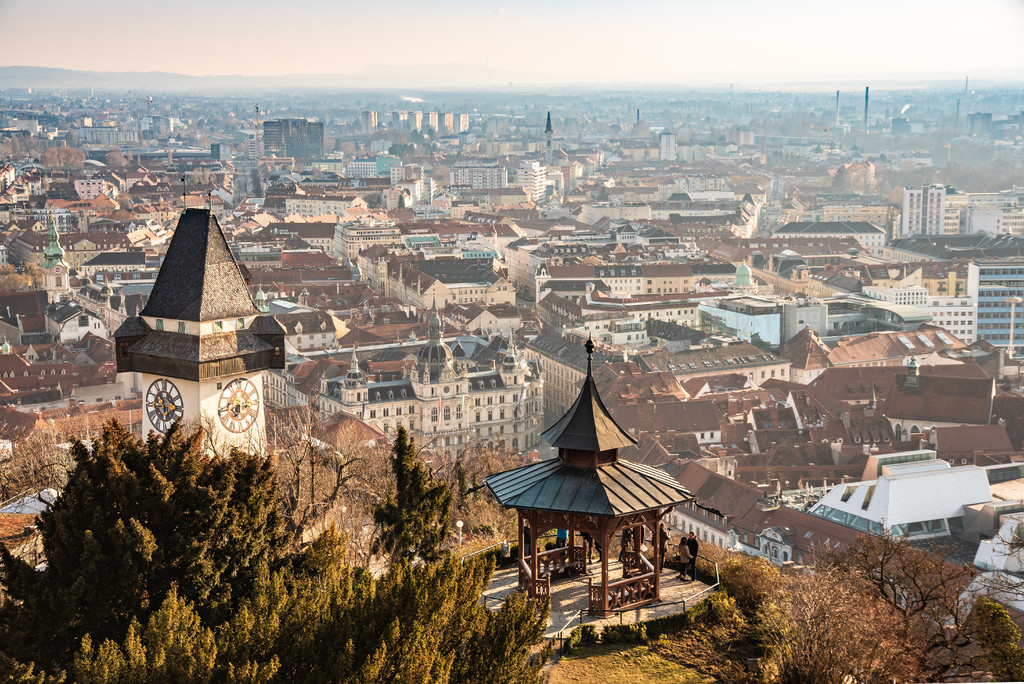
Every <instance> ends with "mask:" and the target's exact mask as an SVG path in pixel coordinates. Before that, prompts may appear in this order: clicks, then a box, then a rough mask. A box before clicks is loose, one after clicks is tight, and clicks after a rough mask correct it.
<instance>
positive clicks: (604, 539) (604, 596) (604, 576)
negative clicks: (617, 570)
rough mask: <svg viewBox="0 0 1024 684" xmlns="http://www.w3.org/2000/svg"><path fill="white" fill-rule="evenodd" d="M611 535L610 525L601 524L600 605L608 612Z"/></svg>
mask: <svg viewBox="0 0 1024 684" xmlns="http://www.w3.org/2000/svg"><path fill="white" fill-rule="evenodd" d="M612 534H614V533H612ZM611 536H612V535H611V534H609V533H608V526H607V525H601V600H600V604H599V605H600V607H601V611H602V612H604V613H607V612H608V549H609V546H610V542H611Z"/></svg>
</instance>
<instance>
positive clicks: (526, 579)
mask: <svg viewBox="0 0 1024 684" xmlns="http://www.w3.org/2000/svg"><path fill="white" fill-rule="evenodd" d="M527 558H529V556H527ZM538 560H539V559H538ZM519 588H520V590H525V591H526V593H527V595H528V596H529V597H530V598H541V599H543V598H547V597H548V596H550V595H551V575H542V576H541V577H539V578H537V580H536V581H534V579H533V570H531V569H530V565H529V563H527V562H526V560H524V559H523V558H520V559H519Z"/></svg>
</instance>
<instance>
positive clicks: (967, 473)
mask: <svg viewBox="0 0 1024 684" xmlns="http://www.w3.org/2000/svg"><path fill="white" fill-rule="evenodd" d="M873 459H874V460H872V461H869V467H870V466H871V465H872V464H874V465H875V466H876V468H877V472H878V477H877V479H874V480H864V481H862V482H849V483H847V484H844V485H840V486H838V487H836V488H834V489H833V490H832V491H830V492H829V493H828V494H826V495H825V496H824V497H822V499H821V501H819V502H818V503H817V504H815V506H814V507H813V508H812V509H811V511H810V512H811V514H813V515H817V516H820V517H822V518H825V519H826V520H831V521H833V522H837V523H839V524H841V525H846V526H847V527H852V528H854V529H856V530H859V531H861V532H872V533H875V534H880V533H882V532H883V531H886V532H891V533H892V534H894V535H906V536H909V537H914V538H927V537H944V536H950V535H953V536H959V535H961V534H963V532H964V530H965V529H966V528H967V524H968V517H969V516H968V508H969V507H971V506H975V505H978V504H985V503H988V502H990V501H992V490H991V488H990V486H989V478H988V473H987V472H986V470H985V469H984V468H979V467H977V466H974V465H966V466H958V467H956V468H953V467H951V466H950V465H949V463H947V462H946V461H942V460H938V459H937V458H936V455H935V452H934V451H931V450H920V451H904V452H899V453H894V454H885V455H884V456H877V457H873ZM971 517H973V516H971Z"/></svg>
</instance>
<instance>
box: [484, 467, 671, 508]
mask: <svg viewBox="0 0 1024 684" xmlns="http://www.w3.org/2000/svg"><path fill="white" fill-rule="evenodd" d="M486 484H487V487H488V489H490V490H491V493H492V494H494V498H495V499H497V500H498V503H500V504H501V505H502V506H507V507H510V508H527V509H535V510H546V511H552V512H558V513H580V514H592V515H601V516H611V517H619V516H623V515H628V514H630V513H638V512H640V511H649V510H652V509H655V508H664V507H666V506H675V505H677V504H680V503H682V502H684V501H687V500H689V499H690V498H691V497H690V494H689V492H687V491H686V489H685V488H684V487H683V486H682V485H680V484H679V482H677V481H676V480H675V479H674V478H673V477H672V476H670V475H668V474H666V473H664V472H662V471H660V470H658V469H657V468H651V467H650V466H645V465H640V464H639V463H631V462H630V461H616V462H614V463H608V464H605V465H601V466H598V467H596V468H587V467H579V466H571V465H566V464H565V463H564V462H563V461H562V459H560V458H555V459H550V460H547V461H540V462H538V463H532V464H530V465H528V466H524V467H522V468H516V469H515V470H507V471H505V472H504V473H498V474H497V475H492V476H491V477H489V478H487V480H486Z"/></svg>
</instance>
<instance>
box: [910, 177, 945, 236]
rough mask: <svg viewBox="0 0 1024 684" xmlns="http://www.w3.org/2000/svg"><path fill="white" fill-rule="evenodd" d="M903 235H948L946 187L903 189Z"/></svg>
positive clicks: (926, 186) (933, 186)
mask: <svg viewBox="0 0 1024 684" xmlns="http://www.w3.org/2000/svg"><path fill="white" fill-rule="evenodd" d="M902 234H903V235H905V236H906V235H945V234H946V186H944V185H938V184H936V185H924V186H922V187H920V188H903V230H902Z"/></svg>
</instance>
